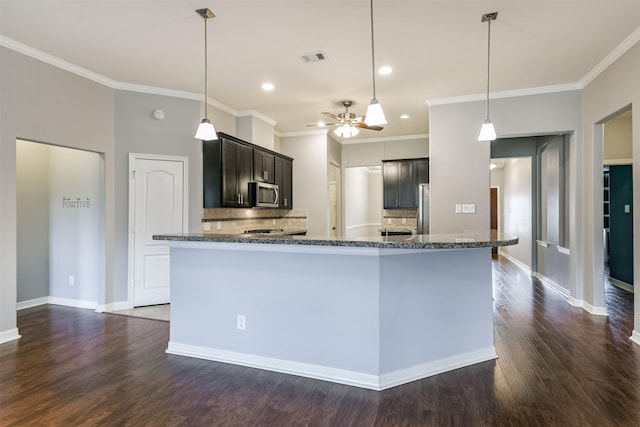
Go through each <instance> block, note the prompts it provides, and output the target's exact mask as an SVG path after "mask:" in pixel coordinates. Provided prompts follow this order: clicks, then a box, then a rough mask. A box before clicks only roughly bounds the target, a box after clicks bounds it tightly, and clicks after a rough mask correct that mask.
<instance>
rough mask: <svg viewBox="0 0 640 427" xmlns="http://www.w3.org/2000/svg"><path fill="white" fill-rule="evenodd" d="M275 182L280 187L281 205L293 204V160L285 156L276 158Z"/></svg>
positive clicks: (289, 207) (285, 206)
mask: <svg viewBox="0 0 640 427" xmlns="http://www.w3.org/2000/svg"><path fill="white" fill-rule="evenodd" d="M275 183H276V184H277V185H278V187H279V188H280V198H279V207H280V208H281V209H291V207H292V206H293V161H292V160H291V159H288V158H285V157H279V156H278V157H276V158H275Z"/></svg>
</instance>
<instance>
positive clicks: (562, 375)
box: [0, 258, 640, 427]
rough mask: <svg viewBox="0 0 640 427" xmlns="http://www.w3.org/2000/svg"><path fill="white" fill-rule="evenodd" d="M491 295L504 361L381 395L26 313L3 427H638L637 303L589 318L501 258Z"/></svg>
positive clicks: (1, 415)
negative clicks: (201, 357)
mask: <svg viewBox="0 0 640 427" xmlns="http://www.w3.org/2000/svg"><path fill="white" fill-rule="evenodd" d="M493 295H494V331H495V344H496V350H497V352H498V355H499V358H498V359H497V360H494V361H488V362H483V363H479V364H476V365H473V366H469V367H466V368H462V369H457V370H454V371H451V372H447V373H444V374H440V375H436V376H433V377H430V378H426V379H423V380H420V381H414V382H412V383H410V384H406V385H403V386H399V387H394V388H392V389H389V390H385V391H383V392H375V391H371V390H364V389H359V388H356V387H349V386H344V385H339V384H333V383H329V382H324V381H319V380H312V379H307V378H302V377H297V376H292V375H285V374H278V373H274V372H268V371H262V370H259V369H252V368H245V367H240V366H235V365H229V364H224V363H218V362H211V361H206V360H198V359H192V358H187V357H181V356H176V355H169V354H166V353H165V350H166V346H167V341H168V337H169V323H167V322H162V321H155V320H146V319H140V318H133V317H126V316H117V315H109V314H99V313H94V312H92V311H90V310H83V309H76V308H69V307H62V306H55V305H46V306H39V307H34V308H30V309H26V310H21V311H20V312H19V314H18V326H19V329H20V332H21V334H22V338H21V339H20V340H18V341H14V342H9V343H5V344H2V345H0V425H1V426H3V427H4V426H154V427H155V426H332V427H333V426H393V427H397V426H465V427H467V426H501V427H502V426H594V427H603V426H619V427H626V426H629V427H631V426H640V346H638V345H636V344H634V343H632V342H631V341H630V340H629V339H628V337H629V336H630V335H631V332H632V330H633V295H632V294H629V293H627V292H625V291H622V290H619V289H617V288H614V287H611V286H607V288H606V303H607V310H608V312H609V314H610V315H609V317H601V316H592V315H590V314H588V313H586V312H585V311H583V310H582V309H579V308H576V307H572V306H570V305H569V304H568V303H567V302H566V300H565V298H564V297H563V296H562V295H560V294H558V293H557V292H555V291H554V290H552V289H551V288H548V287H547V286H545V285H544V284H542V283H541V282H540V281H539V280H537V279H535V278H531V277H529V276H528V275H527V274H526V273H524V272H523V271H522V270H521V269H520V268H518V267H517V266H515V265H514V264H513V263H511V262H510V261H508V260H506V259H503V258H494V261H493ZM461 297H463V296H461ZM447 320H448V319H442V321H443V322H446V321H447Z"/></svg>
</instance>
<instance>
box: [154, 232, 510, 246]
mask: <svg viewBox="0 0 640 427" xmlns="http://www.w3.org/2000/svg"><path fill="white" fill-rule="evenodd" d="M153 239H154V240H168V241H174V242H175V241H178V242H215V243H255V244H274V245H307V246H343V247H345V246H346V247H359V248H366V247H369V248H382V249H466V248H492V247H498V246H511V245H515V244H517V243H518V238H517V237H515V236H511V235H505V234H503V233H500V232H497V231H495V230H491V231H482V232H466V233H452V234H417V235H413V236H386V237H385V236H368V237H316V236H282V235H279V236H273V235H255V234H159V235H155V236H153Z"/></svg>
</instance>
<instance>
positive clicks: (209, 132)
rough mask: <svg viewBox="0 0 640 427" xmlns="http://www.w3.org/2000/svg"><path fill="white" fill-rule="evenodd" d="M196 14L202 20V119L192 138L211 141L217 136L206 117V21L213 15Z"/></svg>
mask: <svg viewBox="0 0 640 427" xmlns="http://www.w3.org/2000/svg"><path fill="white" fill-rule="evenodd" d="M196 13H197V14H198V15H200V16H201V17H202V19H204V119H202V122H200V125H199V126H198V130H197V131H196V134H195V136H194V138H196V139H199V140H202V141H213V140H214V139H218V134H217V133H216V130H215V128H214V127H213V124H212V123H211V120H209V118H208V117H207V104H208V102H207V93H208V90H207V89H208V84H207V19H209V18H213V17H215V15H214V14H213V12H211V11H210V10H209V9H198V10H196Z"/></svg>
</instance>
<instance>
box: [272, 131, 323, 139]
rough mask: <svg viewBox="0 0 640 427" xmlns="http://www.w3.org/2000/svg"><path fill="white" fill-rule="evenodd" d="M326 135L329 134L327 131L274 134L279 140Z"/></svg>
mask: <svg viewBox="0 0 640 427" xmlns="http://www.w3.org/2000/svg"><path fill="white" fill-rule="evenodd" d="M327 133H329V129H320V130H303V131H300V132H276V136H278V137H280V138H289V137H291V136H309V135H326V134H327Z"/></svg>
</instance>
